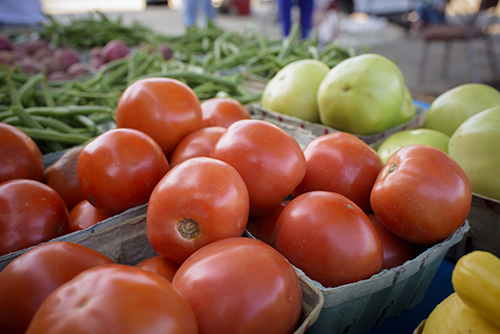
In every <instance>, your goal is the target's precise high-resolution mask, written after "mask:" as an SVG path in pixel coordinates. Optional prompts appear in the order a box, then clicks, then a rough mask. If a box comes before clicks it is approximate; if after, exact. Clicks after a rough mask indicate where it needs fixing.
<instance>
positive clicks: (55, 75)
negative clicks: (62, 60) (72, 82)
mask: <svg viewBox="0 0 500 334" xmlns="http://www.w3.org/2000/svg"><path fill="white" fill-rule="evenodd" d="M68 79H69V76H68V75H67V74H66V72H63V71H57V72H52V73H50V74H49V75H48V76H47V81H62V80H68Z"/></svg>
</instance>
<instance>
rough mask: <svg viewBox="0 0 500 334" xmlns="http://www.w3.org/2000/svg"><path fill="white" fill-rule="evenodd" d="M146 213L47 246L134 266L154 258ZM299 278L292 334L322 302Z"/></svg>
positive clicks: (130, 213) (142, 209) (141, 209)
mask: <svg viewBox="0 0 500 334" xmlns="http://www.w3.org/2000/svg"><path fill="white" fill-rule="evenodd" d="M146 213H147V204H144V205H140V206H137V207H135V208H132V209H129V210H127V211H125V212H123V213H121V214H118V215H116V216H113V217H111V218H108V219H106V220H104V221H102V222H99V223H97V224H96V225H94V226H91V227H89V228H87V229H85V230H82V231H77V232H74V233H71V234H67V235H65V236H61V237H59V238H56V239H53V240H51V241H49V242H53V241H69V242H74V243H77V244H80V245H84V246H87V247H90V248H93V249H96V250H98V251H100V252H101V253H103V254H106V255H107V256H109V257H110V258H111V259H113V260H114V261H115V262H117V263H120V264H129V265H136V264H137V263H139V262H141V261H143V260H145V259H148V258H150V257H153V256H155V255H157V253H156V252H155V251H154V249H153V247H152V246H151V245H150V243H149V242H148V239H147V235H146ZM28 249H31V248H28ZM28 249H24V250H20V251H17V252H14V253H10V254H8V255H5V256H2V257H1V258H0V271H1V270H3V268H5V266H6V265H7V264H8V263H10V262H11V261H12V260H14V259H15V258H16V257H18V256H19V255H21V254H22V253H24V252H26V251H27V250H28ZM298 277H299V280H300V285H301V287H302V294H303V304H302V314H301V319H300V321H299V325H298V327H297V329H296V331H295V332H294V334H303V333H305V332H306V330H307V329H308V328H309V327H310V326H311V325H312V324H313V323H314V322H315V321H316V320H317V319H318V316H319V314H320V311H321V309H322V307H323V302H324V298H323V295H322V293H321V292H320V291H319V290H318V289H317V288H316V287H315V286H314V285H313V284H311V282H310V280H308V279H307V278H305V277H304V276H303V275H300V274H298Z"/></svg>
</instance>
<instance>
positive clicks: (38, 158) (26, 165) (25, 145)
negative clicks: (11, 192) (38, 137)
mask: <svg viewBox="0 0 500 334" xmlns="http://www.w3.org/2000/svg"><path fill="white" fill-rule="evenodd" d="M0 157H2V158H1V162H0V183H2V182H5V181H9V180H13V179H31V180H36V181H42V178H43V169H44V164H43V156H42V152H41V151H40V149H39V148H38V146H37V145H36V143H35V142H34V141H33V139H31V138H30V137H28V135H26V134H25V133H24V132H22V131H21V130H19V129H17V128H15V127H13V126H12V125H9V124H6V123H1V122H0Z"/></svg>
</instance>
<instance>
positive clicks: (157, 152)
mask: <svg viewBox="0 0 500 334" xmlns="http://www.w3.org/2000/svg"><path fill="white" fill-rule="evenodd" d="M169 168H170V167H169V164H168V161H167V158H166V157H165V155H164V154H163V152H162V150H161V148H160V146H159V145H158V144H157V143H156V142H155V141H154V140H153V139H152V138H151V137H150V136H148V135H147V134H145V133H143V132H140V131H138V130H134V129H112V130H109V131H106V132H104V133H103V134H101V135H99V136H98V137H97V138H95V139H94V140H93V141H91V142H90V143H88V144H87V145H85V147H84V148H83V150H82V151H81V152H80V157H79V159H78V180H79V182H80V187H81V189H82V192H83V194H84V195H85V198H86V199H87V200H88V201H89V202H90V203H91V204H92V205H93V206H94V207H96V208H97V209H98V210H99V211H101V212H103V213H105V214H108V215H115V214H118V213H121V212H123V211H125V210H127V209H130V208H132V207H135V206H137V205H141V204H144V203H147V201H148V200H149V196H150V195H151V192H152V191H153V189H154V187H155V186H156V184H157V183H158V181H160V179H161V178H162V177H163V176H164V175H165V174H166V172H167V171H168V170H169Z"/></svg>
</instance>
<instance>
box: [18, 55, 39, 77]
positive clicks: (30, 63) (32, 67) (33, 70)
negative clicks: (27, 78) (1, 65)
mask: <svg viewBox="0 0 500 334" xmlns="http://www.w3.org/2000/svg"><path fill="white" fill-rule="evenodd" d="M17 64H18V65H19V67H20V68H21V69H22V70H23V72H24V73H26V74H37V73H40V72H42V71H45V68H44V67H43V66H42V65H41V64H40V63H39V62H37V61H36V60H34V59H33V58H31V57H25V58H23V59H21V60H19V61H18V62H17Z"/></svg>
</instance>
